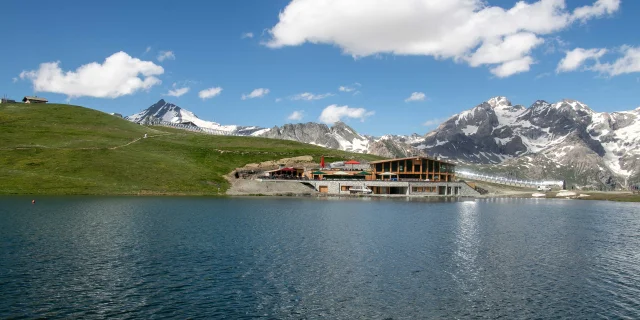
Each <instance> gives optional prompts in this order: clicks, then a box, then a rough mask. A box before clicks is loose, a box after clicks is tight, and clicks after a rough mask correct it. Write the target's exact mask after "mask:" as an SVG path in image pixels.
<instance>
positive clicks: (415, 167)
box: [370, 157, 456, 182]
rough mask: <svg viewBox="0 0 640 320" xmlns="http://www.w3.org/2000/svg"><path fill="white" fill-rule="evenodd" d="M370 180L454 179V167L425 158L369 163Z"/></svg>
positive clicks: (443, 180)
mask: <svg viewBox="0 0 640 320" xmlns="http://www.w3.org/2000/svg"><path fill="white" fill-rule="evenodd" d="M370 165H371V172H372V175H373V177H372V180H391V181H442V182H453V181H455V179H456V165H455V164H453V163H449V162H445V161H441V160H436V159H430V158H427V157H409V158H399V159H389V160H378V161H373V162H370Z"/></svg>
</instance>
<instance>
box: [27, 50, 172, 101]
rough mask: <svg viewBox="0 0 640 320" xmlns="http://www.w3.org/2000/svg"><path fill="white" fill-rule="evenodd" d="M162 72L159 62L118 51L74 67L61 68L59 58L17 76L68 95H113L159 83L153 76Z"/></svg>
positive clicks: (44, 89)
mask: <svg viewBox="0 0 640 320" xmlns="http://www.w3.org/2000/svg"><path fill="white" fill-rule="evenodd" d="M163 73H164V69H163V68H162V67H161V66H158V65H156V64H154V63H153V62H151V61H142V60H140V59H138V58H132V57H131V56H130V55H128V54H127V53H125V52H122V51H120V52H117V53H114V54H112V55H111V56H109V57H108V58H106V59H105V60H104V62H103V63H102V64H100V63H97V62H92V63H89V64H85V65H82V66H80V67H79V68H78V69H76V70H75V71H63V70H62V69H61V68H60V61H56V62H45V63H42V64H40V68H39V69H38V70H31V71H23V72H22V73H20V79H29V80H31V82H32V83H33V89H34V90H35V91H41V92H53V93H61V94H66V95H67V96H68V97H69V98H77V97H83V96H87V97H95V98H117V97H120V96H125V95H130V94H133V93H135V92H136V91H138V90H146V89H150V88H151V87H153V86H155V85H158V84H160V83H162V81H160V79H158V78H156V77H155V76H158V75H161V74H163Z"/></svg>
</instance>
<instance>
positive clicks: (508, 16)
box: [265, 0, 620, 77]
mask: <svg viewBox="0 0 640 320" xmlns="http://www.w3.org/2000/svg"><path fill="white" fill-rule="evenodd" d="M619 3H620V1H619V0H598V1H596V2H592V4H591V5H586V6H583V7H580V8H577V9H575V10H574V11H573V12H571V11H570V10H568V9H567V6H566V4H565V0H538V1H535V2H531V3H528V2H525V1H519V2H517V3H516V4H515V5H514V6H513V7H511V8H502V7H499V6H492V5H490V4H487V3H486V1H483V0H447V1H442V0H405V1H397V0H377V1H361V0H325V1H317V0H293V1H291V3H289V5H287V7H286V8H285V9H284V11H282V12H281V13H280V15H279V21H278V23H277V24H276V25H275V26H273V27H272V28H271V29H270V30H269V33H270V34H271V39H269V40H268V41H267V42H266V43H265V45H267V46H269V47H271V48H281V47H284V46H298V45H302V44H304V43H305V42H310V43H314V44H330V45H336V46H338V47H340V48H341V49H342V50H343V52H344V53H345V54H349V55H352V56H354V57H365V56H376V55H379V54H385V53H391V54H395V55H424V56H431V57H435V58H438V59H453V60H455V61H457V62H466V63H468V64H469V65H471V66H474V67H475V66H481V65H490V66H492V72H493V73H494V74H495V75H497V76H499V77H506V76H509V75H513V74H516V73H518V72H524V71H528V70H529V69H530V65H531V64H533V63H534V59H533V57H531V51H532V50H533V49H534V48H536V47H537V46H539V45H540V44H542V43H543V42H544V39H543V37H544V36H549V35H551V34H553V33H556V32H559V31H561V30H563V29H565V28H567V27H568V26H569V25H571V24H572V23H574V22H575V21H583V22H586V21H587V20H589V19H592V18H598V17H602V16H605V15H608V14H612V13H614V12H616V11H617V10H618V9H619ZM531 17H535V19H532V18H531ZM345 30H346V31H345Z"/></svg>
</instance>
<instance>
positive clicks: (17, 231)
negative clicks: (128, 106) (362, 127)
mask: <svg viewBox="0 0 640 320" xmlns="http://www.w3.org/2000/svg"><path fill="white" fill-rule="evenodd" d="M36 199H37V203H36V204H34V205H32V204H31V198H26V197H0V318H2V319H6V318H43V317H46V318H52V319H55V318H85V319H86V318H104V317H109V318H116V319H118V318H124V319H126V318H178V319H186V318H194V319H195V318H202V319H205V318H206V319H212V318H213V319H218V318H219V319H224V318H227V319H249V318H266V319H322V318H325V319H416V318H447V319H453V318H473V317H482V318H498V317H504V318H507V319H515V318H580V319H591V318H635V319H638V318H640V206H639V205H638V204H636V203H611V202H599V201H572V200H545V199H539V200H536V199H486V200H478V201H465V202H423V201H408V200H389V199H386V200H377V199H373V200H371V199H369V200H367V199H350V200H345V199H342V200H335V199H329V198H327V199H315V198H231V199H225V198H220V199H216V198H191V197H185V198H180V197H37V198H36Z"/></svg>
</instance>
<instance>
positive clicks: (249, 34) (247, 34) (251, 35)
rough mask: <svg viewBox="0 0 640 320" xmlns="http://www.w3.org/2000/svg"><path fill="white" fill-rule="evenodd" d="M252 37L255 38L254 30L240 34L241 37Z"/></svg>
mask: <svg viewBox="0 0 640 320" xmlns="http://www.w3.org/2000/svg"><path fill="white" fill-rule="evenodd" d="M247 38H249V39H251V38H253V32H245V33H243V34H242V35H240V39H247Z"/></svg>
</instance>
